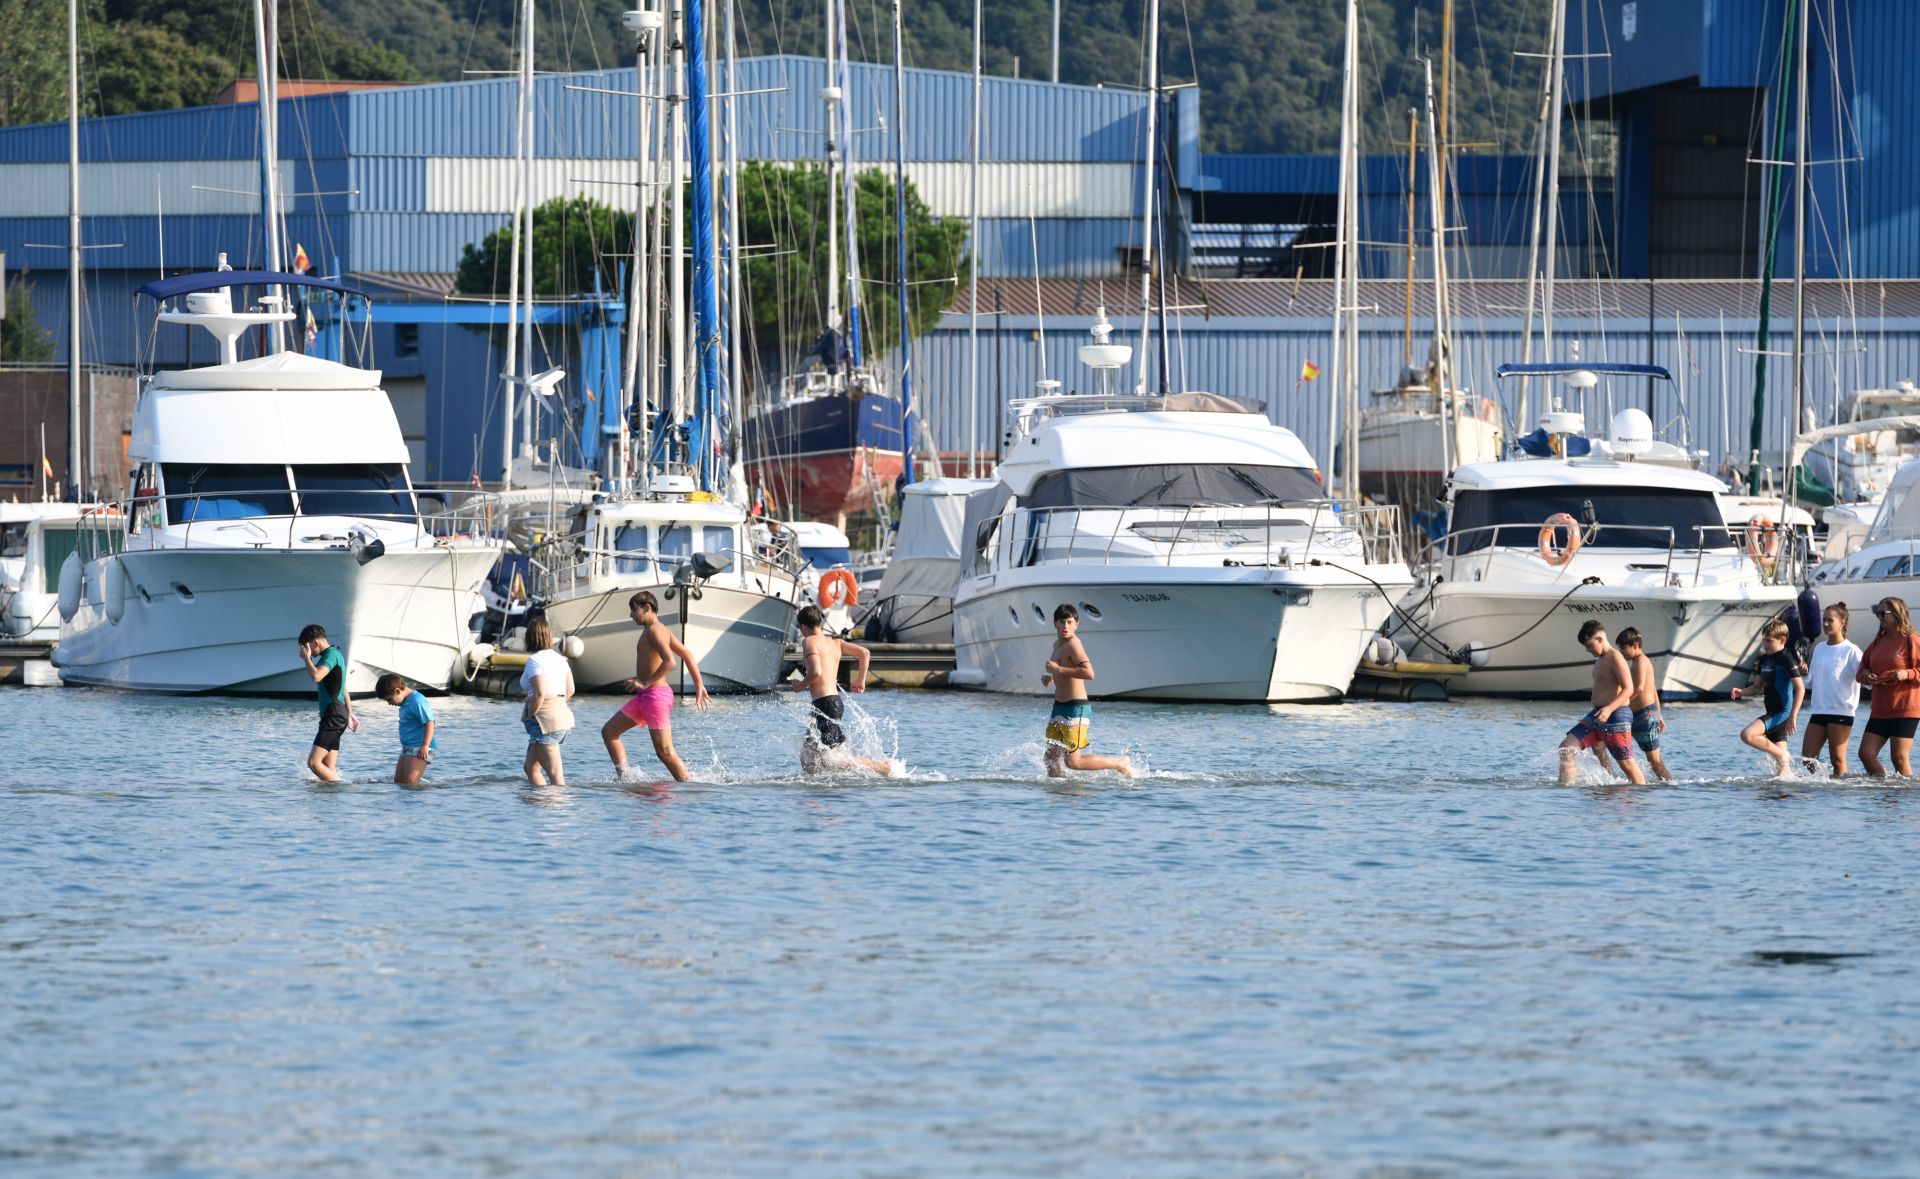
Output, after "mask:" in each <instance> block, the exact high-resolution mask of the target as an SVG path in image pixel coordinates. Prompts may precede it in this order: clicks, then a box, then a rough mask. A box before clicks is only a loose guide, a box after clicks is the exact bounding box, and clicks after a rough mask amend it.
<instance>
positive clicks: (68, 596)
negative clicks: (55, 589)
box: [60, 553, 80, 622]
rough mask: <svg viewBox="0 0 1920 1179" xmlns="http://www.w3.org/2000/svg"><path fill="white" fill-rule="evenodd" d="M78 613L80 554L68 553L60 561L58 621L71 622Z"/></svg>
mask: <svg viewBox="0 0 1920 1179" xmlns="http://www.w3.org/2000/svg"><path fill="white" fill-rule="evenodd" d="M78 613H80V554H79V553H68V554H67V559H66V560H65V561H62V562H61V563H60V621H62V622H72V621H73V616H74V615H75V614H78Z"/></svg>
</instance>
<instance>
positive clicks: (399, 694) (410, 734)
mask: <svg viewBox="0 0 1920 1179" xmlns="http://www.w3.org/2000/svg"><path fill="white" fill-rule="evenodd" d="M373 694H374V695H376V696H378V697H380V699H382V700H385V701H386V702H387V703H388V704H391V705H393V706H394V707H395V708H397V709H399V710H400V760H399V761H397V762H395V763H394V766H393V780H394V782H395V784H397V785H400V786H418V785H419V784H420V775H422V774H424V773H426V772H427V763H428V762H430V761H432V760H433V727H434V726H433V709H431V708H429V707H427V698H426V697H425V696H422V695H421V694H420V693H419V692H417V691H415V690H414V689H413V688H412V687H411V686H409V685H408V684H407V681H405V680H403V679H401V678H400V677H399V676H397V675H395V674H393V673H392V672H388V673H387V674H385V675H383V676H381V677H380V679H379V681H378V682H377V683H375V684H374V685H373Z"/></svg>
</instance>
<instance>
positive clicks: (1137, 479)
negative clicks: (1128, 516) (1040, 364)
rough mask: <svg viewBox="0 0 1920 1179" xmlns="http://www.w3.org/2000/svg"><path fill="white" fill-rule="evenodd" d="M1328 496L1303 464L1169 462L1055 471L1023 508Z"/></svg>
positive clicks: (1188, 504) (1038, 484)
mask: <svg viewBox="0 0 1920 1179" xmlns="http://www.w3.org/2000/svg"><path fill="white" fill-rule="evenodd" d="M1325 498H1326V492H1324V491H1323V490H1321V487H1320V482H1319V480H1317V479H1315V478H1314V477H1313V472H1312V471H1309V470H1307V469H1306V468H1305V467H1279V466H1254V465H1250V464H1246V463H1217V464H1216V463H1208V464H1205V465H1202V464H1198V463H1165V464H1158V465H1153V466H1140V467H1084V468H1080V469H1077V470H1071V471H1055V472H1053V473H1052V474H1048V475H1043V476H1041V477H1040V479H1039V480H1038V481H1037V482H1035V483H1034V485H1033V491H1032V493H1031V494H1030V495H1028V496H1027V501H1026V504H1025V506H1026V507H1029V508H1071V507H1089V508H1095V507H1099V508H1114V507H1125V508H1146V507H1168V508H1185V507H1192V506H1193V505H1195V504H1257V503H1266V502H1270V501H1273V500H1303V499H1325Z"/></svg>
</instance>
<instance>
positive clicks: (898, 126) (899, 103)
mask: <svg viewBox="0 0 1920 1179" xmlns="http://www.w3.org/2000/svg"><path fill="white" fill-rule="evenodd" d="M893 232H894V237H895V238H896V239H897V245H898V258H899V266H900V295H899V300H900V428H901V434H902V437H901V440H900V441H901V445H900V450H901V462H902V468H901V469H902V472H903V473H904V474H905V476H906V480H907V482H908V483H911V482H913V347H912V343H913V342H912V338H911V337H910V336H909V334H908V329H909V327H910V324H909V322H908V321H909V319H910V316H909V315H908V307H907V292H908V291H909V290H911V287H910V286H909V285H908V281H907V277H908V276H907V67H906V30H905V27H904V25H903V23H902V21H901V17H900V0H893ZM933 461H934V465H935V466H938V465H939V463H940V456H939V455H937V454H936V455H934V456H933Z"/></svg>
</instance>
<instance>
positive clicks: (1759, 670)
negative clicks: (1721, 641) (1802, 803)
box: [1733, 618, 1807, 778]
mask: <svg viewBox="0 0 1920 1179" xmlns="http://www.w3.org/2000/svg"><path fill="white" fill-rule="evenodd" d="M1787 634H1788V632H1787V624H1786V623H1784V622H1782V621H1780V620H1779V619H1778V618H1776V619H1774V620H1773V621H1771V622H1769V623H1767V624H1766V625H1764V626H1762V627H1761V628H1760V660H1759V662H1758V664H1756V665H1755V667H1754V672H1753V683H1752V684H1750V685H1748V686H1747V688H1746V689H1745V691H1746V694H1748V695H1751V694H1752V693H1753V692H1754V691H1755V690H1756V689H1758V690H1759V691H1760V692H1761V693H1762V698H1763V699H1764V701H1765V707H1766V710H1767V711H1766V715H1764V716H1762V717H1761V718H1760V719H1759V720H1757V721H1754V722H1753V723H1752V724H1750V725H1748V726H1747V727H1746V728H1744V729H1742V730H1740V740H1742V741H1744V742H1746V743H1747V744H1748V745H1751V746H1753V747H1754V748H1755V749H1758V750H1759V751H1760V752H1762V753H1764V754H1766V755H1767V756H1768V757H1771V758H1772V759H1773V765H1774V772H1775V774H1776V775H1777V776H1779V777H1782V778H1786V777H1791V776H1792V774H1793V768H1792V766H1793V763H1792V761H1791V751H1790V750H1788V748H1787V738H1788V737H1790V736H1792V735H1793V730H1794V729H1795V728H1796V727H1797V726H1798V725H1799V722H1800V705H1801V703H1802V702H1803V701H1804V700H1806V698H1807V681H1806V673H1805V672H1803V671H1801V670H1800V658H1799V656H1798V655H1796V654H1795V653H1794V652H1792V651H1788V650H1787V649H1786V646H1787ZM1741 694H1742V690H1741V689H1739V688H1735V689H1734V690H1733V698H1734V699H1735V700H1738V699H1740V696H1741Z"/></svg>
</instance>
